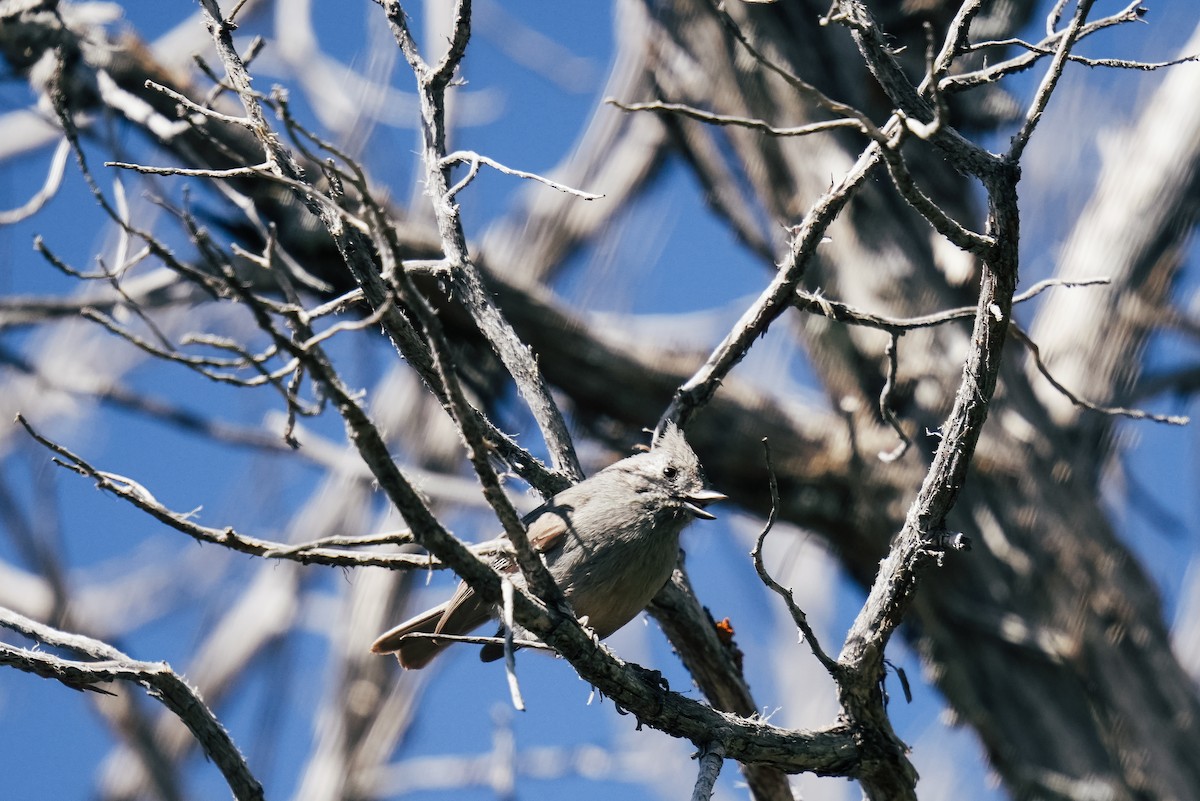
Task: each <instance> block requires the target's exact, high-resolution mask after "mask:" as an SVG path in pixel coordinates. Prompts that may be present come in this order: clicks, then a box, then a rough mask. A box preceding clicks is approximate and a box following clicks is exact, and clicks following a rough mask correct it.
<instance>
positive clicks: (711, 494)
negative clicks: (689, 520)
mask: <svg viewBox="0 0 1200 801" xmlns="http://www.w3.org/2000/svg"><path fill="white" fill-rule="evenodd" d="M728 497H729V496H727V495H724V494H722V493H720V492H717V491H716V490H710V489H703V490H700V491H699V492H696V493H693V494H691V495H689V496H688V497H686V498H684V499H683V508H684V509H686V510H687V511H689V512H691V513H692V515H693V516H695V517H699V518H702V519H704V520H716V519H717V516H716V515H714V514H713V513H712V512H710V511H708V510H707V509H705V508H704V507H706V506H708V505H709V504H710V503H717V502H718V501H723V500H725V499H727V498H728Z"/></svg>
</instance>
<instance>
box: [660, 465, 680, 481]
mask: <svg viewBox="0 0 1200 801" xmlns="http://www.w3.org/2000/svg"><path fill="white" fill-rule="evenodd" d="M677 475H679V468H677V467H671V466H670V465H667V466H666V467H664V468H663V478H665V479H667V480H668V481H669V480H671V479H673V478H675V476H677Z"/></svg>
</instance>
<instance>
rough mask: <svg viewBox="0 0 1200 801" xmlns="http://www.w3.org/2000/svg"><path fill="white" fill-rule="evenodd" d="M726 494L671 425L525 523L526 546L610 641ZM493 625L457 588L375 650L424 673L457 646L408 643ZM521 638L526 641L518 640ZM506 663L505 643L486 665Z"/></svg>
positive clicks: (487, 656) (509, 562) (514, 572)
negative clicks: (687, 532)
mask: <svg viewBox="0 0 1200 801" xmlns="http://www.w3.org/2000/svg"><path fill="white" fill-rule="evenodd" d="M722 500H725V496H724V495H722V494H721V493H719V492H716V491H714V490H711V489H709V488H708V486H707V485H706V484H705V481H704V473H703V471H702V470H701V469H700V460H699V459H697V458H696V454H695V452H693V451H692V449H691V447H690V446H689V445H688V444H687V441H686V440H685V439H684V438H683V432H681V431H680V430H679V429H678V428H677V427H676V426H675V425H674V424H668V425H667V427H666V430H665V431H663V433H662V435H661V436H660V437H659V438H658V441H656V442H655V443H654V445H653V446H652V447H651V449H650V450H649V451H648V452H646V453H639V454H636V455H634V456H630V457H628V458H626V459H622V460H621V461H619V462H617V463H615V464H612V465H610V466H608V467H606V468H605V469H603V470H601V471H600V472H599V473H596V475H594V476H592V477H591V478H589V479H587V480H585V481H581V482H579V483H578V484H576V485H575V486H573V487H569V488H567V489H565V490H563V491H562V492H560V493H558V494H557V495H555V496H554V497H553V498H551V499H550V500H549V501H547V502H546V503H545V504H543V505H541V506H539V507H538V508H537V509H534V510H533V511H532V512H530V513H529V514H528V515H526V516H525V518H524V519H523V522H524V523H525V526H526V528H527V529H528V532H529V542H530V544H531V545H532V546H533V549H534V550H535V551H536V552H538V553H540V554H541V555H542V558H543V559H544V560H545V562H546V566H547V567H548V568H549V570H550V575H551V576H553V577H554V580H555V582H557V584H558V586H559V587H561V588H562V591H563V594H564V595H566V597H567V599H568V600H569V601H570V602H571V606H572V608H573V609H574V610H575V613H576V614H578V615H579V617H580V619H581V620H582V621H584V622H585V623H587V625H588V626H590V627H591V628H592V629H593V630H594V631H595V632H596V634H598V635H599V636H600V637H607V636H608V635H610V634H612V633H613V632H614V631H616V630H617V629H619V628H621V627H622V626H624V625H625V624H626V623H628V622H629V621H631V620H633V619H634V618H635V617H637V614H638V613H639V612H641V611H642V610H643V609H645V608H646V605H647V604H649V603H650V600H651V599H652V598H653V597H654V595H655V594H656V593H657V592H658V591H659V590H660V589H662V586H663V585H664V584H666V582H667V579H668V578H670V576H671V571H672V569H674V567H675V561H676V559H677V558H678V556H679V534H680V532H681V531H683V528H684V526H686V525H687V524H688V523H689V522H691V520H692V519H693V518H696V517H702V518H704V519H706V520H714V519H716V518H715V515H713V514H711V513H709V512H708V511H706V510H705V508H704V507H705V506H707V505H708V504H710V503H715V502H717V501H722ZM493 566H494V567H495V568H496V569H497V570H498V571H500V572H501V573H503V574H505V575H506V576H507V577H508V578H510V579H511V580H512V581H513V583H515V584H516V585H517V586H519V587H524V586H525V581H524V577H523V576H522V575H521V572H520V570H519V569H518V567H517V565H516V562H515V561H514V560H513V559H512V558H511V557H508V556H501V557H499V558H498V559H497V560H496V561H495V562H494V563H493ZM493 617H496V610H495V609H494V608H493V607H492V606H491V605H490V604H487V603H484V602H483V601H482V600H480V599H479V598H478V597H476V595H475V591H474V590H472V589H471V588H470V587H468V586H467V585H466V584H465V583H460V584H459V585H458V589H457V590H456V591H455V593H454V595H453V597H451V598H450V600H449V601H447V602H445V603H444V604H441V605H439V606H435V607H434V608H433V609H430V610H428V611H426V612H422V613H421V614H419V615H417V616H416V617H414V618H412V619H411V620H406V621H405V622H403V623H401V624H400V625H399V626H396V627H395V628H394V629H392V630H391V631H388V632H386V633H385V634H383V635H382V636H380V638H379V639H378V640H376V641H375V644H374V645H372V646H371V650H372V651H374V652H376V653H380V654H388V653H394V654H396V658H397V659H399V660H400V664H401V665H402V666H404V667H406V668H410V669H416V668H422V667H425V665H427V664H429V661H430V660H431V659H433V658H434V657H435V656H437V655H438V654H439V653H441V652H442V650H443V649H445V648H446V647H447V646H449V645H450V644H451V642H452V641H449V640H438V639H434V638H430V637H410V636H408V635H410V634H415V633H423V634H450V635H463V634H467V633H469V632H471V631H472V630H474V629H475V628H477V627H479V626H481V625H482V624H484V623H486V622H487V620H488V619H489V618H493ZM517 634H518V636H523V637H524V636H528V635H527V634H526V633H524V632H517ZM503 655H504V649H503V648H502V647H501V646H500V645H499V644H498V643H489V644H487V645H485V646H483V650H482V651H481V652H480V658H481V659H483V661H485V662H491V661H493V660H496V659H499V658H500V657H501V656H503Z"/></svg>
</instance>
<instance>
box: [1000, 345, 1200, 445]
mask: <svg viewBox="0 0 1200 801" xmlns="http://www.w3.org/2000/svg"><path fill="white" fill-rule="evenodd" d="M1009 331H1011V332H1012V335H1013V336H1014V337H1016V338H1017V341H1019V342H1020V343H1021V344H1022V345H1024V346H1025V347H1026V348H1028V349H1029V355H1031V356H1032V357H1033V363H1034V365H1036V366H1037V369H1038V372H1039V373H1041V374H1042V377H1043V378H1045V379H1046V380H1047V381H1049V382H1050V386H1052V387H1054V388H1055V389H1056V390H1058V391H1059V392H1060V393H1062V395H1063V397H1065V398H1066V399H1067V400H1069V401H1071V403H1073V404H1075V405H1076V406H1078V407H1080V408H1081V409H1089V410H1091V411H1093V412H1099V413H1100V414H1107V415H1111V416H1113V417H1128V418H1131V419H1133V420H1152V421H1154V422H1155V423H1166V424H1167V425H1172V426H1185V425H1187V424H1188V423H1189V422H1190V419H1189V418H1188V417H1186V416H1181V415H1174V414H1154V413H1153V412H1146V411H1143V410H1141V409H1126V408H1124V407H1122V406H1101V405H1100V404H1097V403H1092V402H1091V401H1087V400H1084V399H1083V398H1081V397H1079V396H1078V395H1076V394H1075V393H1074V392H1072V391H1071V390H1069V389H1067V388H1066V387H1065V386H1063V384H1062V383H1061V382H1059V380H1058V379H1057V378H1055V377H1054V375H1053V374H1052V373H1051V372H1050V368H1049V367H1047V366H1046V363H1045V362H1043V361H1042V354H1041V351H1040V350H1039V349H1038V346H1037V343H1035V342H1034V341H1033V340H1032V339H1031V338H1030V337H1029V334H1027V333H1025V331H1024V330H1023V329H1022V328H1021V326H1019V325H1017V324H1016V323H1015V322H1014V323H1012V324H1011V325H1010V326H1009Z"/></svg>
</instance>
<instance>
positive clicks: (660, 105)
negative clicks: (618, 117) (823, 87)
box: [604, 97, 862, 136]
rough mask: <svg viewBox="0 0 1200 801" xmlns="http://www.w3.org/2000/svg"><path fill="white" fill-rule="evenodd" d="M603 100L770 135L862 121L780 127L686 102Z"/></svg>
mask: <svg viewBox="0 0 1200 801" xmlns="http://www.w3.org/2000/svg"><path fill="white" fill-rule="evenodd" d="M604 102H605V103H607V104H609V105H610V106H616V107H617V108H619V109H621V110H622V111H655V112H660V113H665V114H678V115H679V116H681V117H688V118H690V119H693V120H697V121H699V122H705V123H708V124H710V125H731V126H734V127H738V128H750V129H751V130H755V131H762V132H763V133H769V134H771V135H772V136H808V135H809V134H814V133H821V132H823V131H831V130H835V129H837V128H862V124H861V123H860V122H859V121H858V120H857V119H855V118H853V117H843V118H841V119H836V120H826V121H824V122H812V123H809V124H807V125H795V126H791V127H787V128H780V127H777V126H775V125H771V124H770V123H768V122H766V121H764V120H759V119H754V118H751V117H738V116H734V115H731V114H717V113H715V112H712V111H704V110H703V109H698V108H696V107H695V106H689V105H687V104H686V103H667V102H664V101H661V100H656V101H653V102H648V103H623V102H621V101H620V100H617V99H616V98H612V97H606V98H604Z"/></svg>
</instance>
